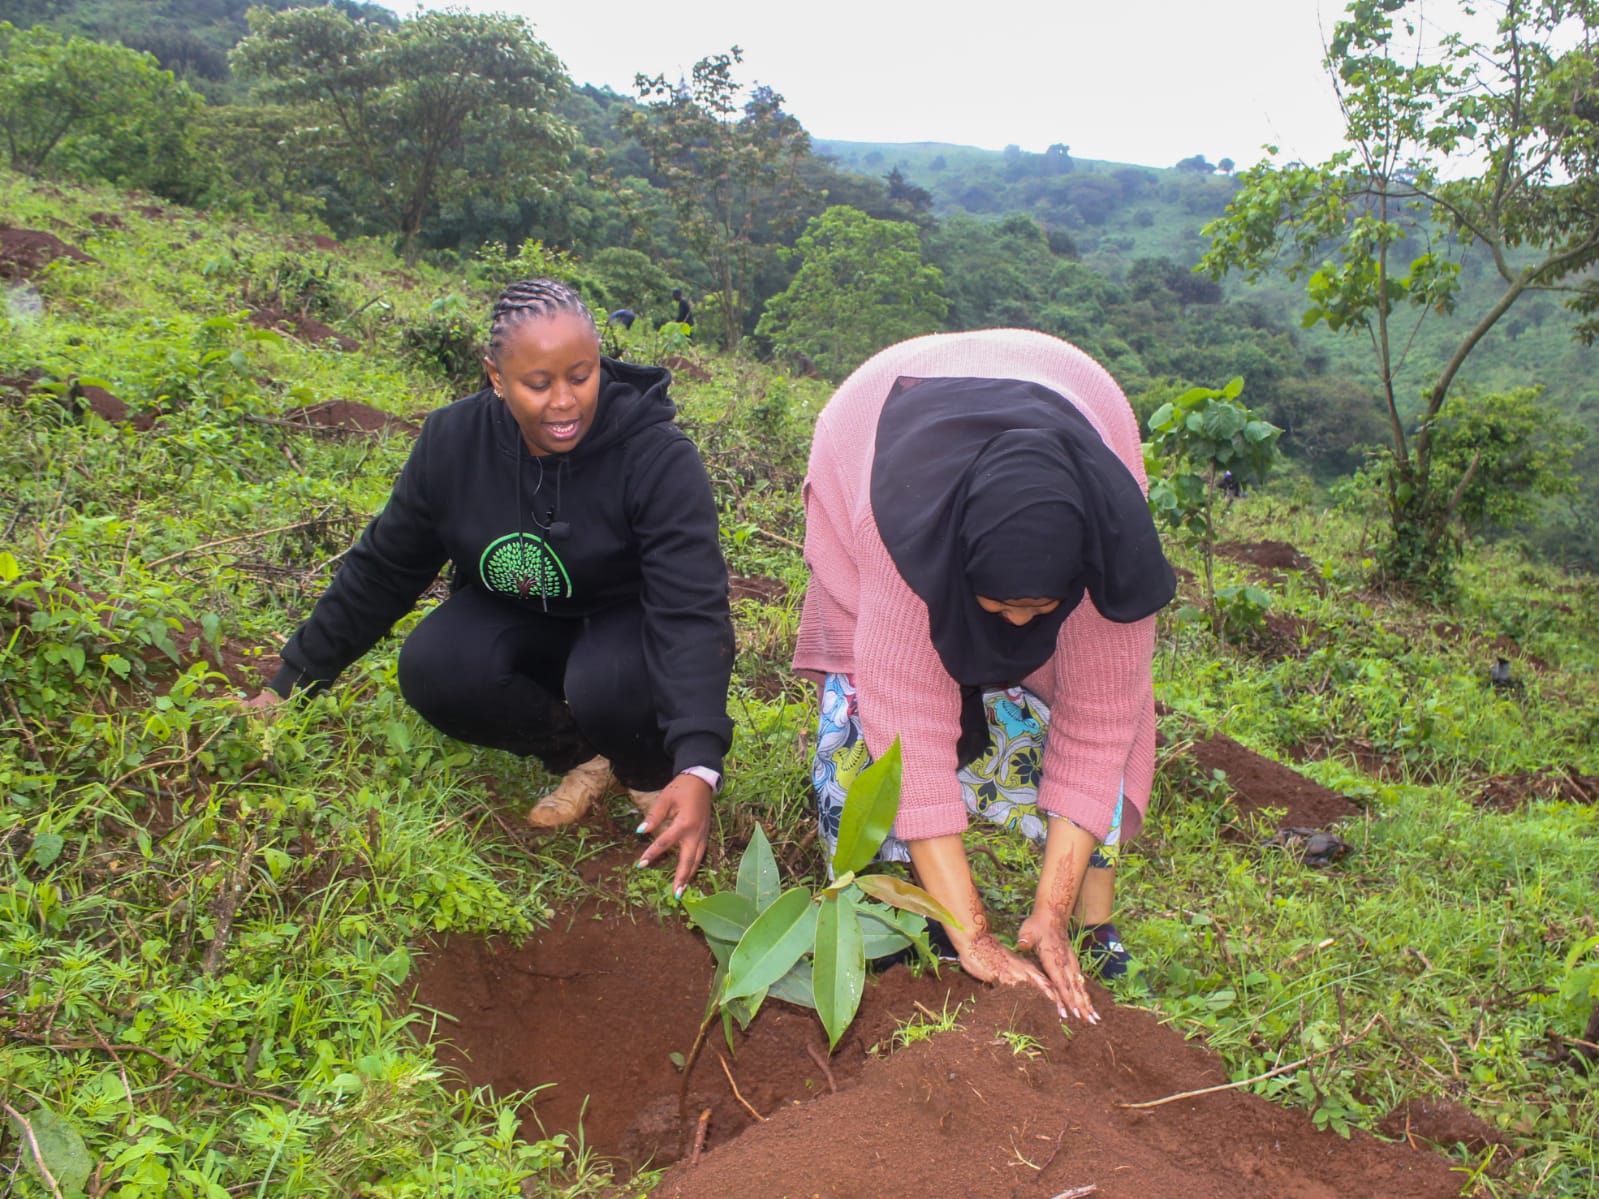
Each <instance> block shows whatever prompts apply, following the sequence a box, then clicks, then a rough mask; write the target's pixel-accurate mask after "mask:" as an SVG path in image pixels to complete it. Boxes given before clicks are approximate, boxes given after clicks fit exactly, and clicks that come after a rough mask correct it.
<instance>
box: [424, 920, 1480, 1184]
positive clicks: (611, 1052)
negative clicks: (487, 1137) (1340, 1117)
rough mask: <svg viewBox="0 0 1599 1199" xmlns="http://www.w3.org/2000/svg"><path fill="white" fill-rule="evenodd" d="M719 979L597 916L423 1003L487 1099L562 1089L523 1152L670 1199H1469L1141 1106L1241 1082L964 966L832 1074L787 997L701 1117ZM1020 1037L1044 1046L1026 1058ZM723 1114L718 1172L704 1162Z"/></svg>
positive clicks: (1265, 1133)
mask: <svg viewBox="0 0 1599 1199" xmlns="http://www.w3.org/2000/svg"><path fill="white" fill-rule="evenodd" d="M712 965H713V963H712V960H711V957H710V954H709V953H708V952H707V951H706V950H705V948H704V946H703V944H702V943H701V942H700V941H699V940H698V939H697V938H696V937H695V936H693V935H692V934H691V933H690V932H689V931H688V930H687V929H686V928H684V927H683V926H681V925H678V924H675V923H664V924H663V923H658V922H657V921H656V920H655V919H654V918H652V917H650V916H648V915H639V914H636V913H635V914H627V913H623V912H620V911H618V910H616V909H615V908H614V907H610V906H604V905H597V904H593V903H591V904H588V905H585V906H584V907H582V908H580V909H579V910H577V911H576V912H573V913H569V914H565V915H563V916H561V917H560V918H558V919H557V921H556V922H555V923H554V925H552V927H551V928H549V929H547V930H545V931H544V932H543V933H541V934H540V935H539V936H537V937H535V938H533V939H532V940H530V941H529V942H528V943H527V944H525V945H523V946H521V947H520V948H518V947H514V946H512V945H510V944H508V943H506V942H504V941H503V940H483V939H476V938H467V937H455V938H451V939H449V940H447V941H445V942H443V943H441V944H439V945H436V946H433V947H432V948H431V949H430V950H429V951H428V952H427V956H426V957H425V958H424V960H423V962H422V966H421V970H420V973H419V975H418V977H417V988H416V1001H417V1003H418V1004H420V1005H425V1007H426V1008H431V1009H434V1010H436V1011H441V1012H445V1013H448V1016H447V1017H446V1018H440V1019H438V1020H437V1022H436V1026H435V1029H434V1036H435V1037H436V1038H438V1039H439V1040H440V1041H441V1042H443V1043H441V1045H440V1049H439V1052H440V1056H441V1058H442V1059H443V1060H444V1061H445V1063H446V1064H447V1065H448V1066H450V1067H453V1068H455V1069H458V1070H460V1071H461V1072H462V1074H464V1075H465V1077H466V1078H467V1079H469V1080H470V1081H471V1082H472V1083H474V1084H477V1085H488V1086H490V1087H492V1088H494V1089H495V1090H496V1091H499V1092H502V1093H503V1092H509V1091H512V1090H518V1089H525V1088H533V1087H539V1086H544V1085H545V1084H553V1085H548V1086H545V1089H543V1090H541V1091H539V1092H538V1093H537V1095H536V1096H535V1097H534V1099H533V1101H532V1104H533V1114H532V1115H530V1116H529V1118H528V1120H527V1122H526V1123H525V1124H524V1135H529V1136H536V1135H539V1134H540V1130H541V1129H542V1131H543V1132H544V1133H555V1132H558V1131H566V1132H575V1131H576V1130H577V1128H578V1125H579V1121H581V1126H582V1132H583V1136H584V1140H585V1142H586V1144H587V1145H588V1146H590V1147H591V1148H592V1149H593V1150H595V1151H596V1152H598V1153H600V1154H602V1155H604V1156H608V1157H614V1158H619V1159H622V1160H624V1161H626V1162H627V1163H629V1164H631V1165H634V1166H637V1165H640V1164H642V1163H644V1162H645V1161H646V1160H648V1161H651V1162H652V1163H653V1164H655V1165H661V1164H664V1163H668V1162H673V1161H676V1162H678V1165H676V1166H675V1167H674V1168H673V1169H672V1170H671V1171H669V1172H668V1174H667V1175H666V1178H665V1180H664V1181H663V1182H662V1184H661V1186H660V1187H659V1188H658V1189H657V1190H656V1192H655V1194H656V1195H657V1196H662V1197H669V1199H697V1197H701V1196H704V1197H711V1196H714V1197H716V1199H725V1197H727V1196H734V1195H736V1196H739V1197H740V1199H762V1197H765V1196H771V1197H773V1199H776V1197H777V1196H807V1197H808V1196H832V1197H840V1199H842V1197H845V1196H848V1197H851V1199H858V1197H860V1196H866V1195H871V1196H878V1197H882V1199H897V1197H900V1196H904V1197H905V1199H911V1197H915V1199H924V1197H927V1196H940V1197H944V1196H982V1197H984V1199H990V1197H995V1196H1016V1197H1020V1199H1049V1197H1051V1196H1056V1195H1059V1194H1060V1193H1061V1192H1063V1191H1067V1190H1069V1189H1071V1188H1073V1187H1081V1186H1087V1185H1093V1186H1097V1187H1098V1191H1097V1192H1096V1194H1097V1195H1099V1196H1102V1197H1104V1199H1118V1197H1132V1196H1138V1197H1140V1199H1143V1197H1146V1196H1151V1195H1182V1196H1184V1197H1185V1199H1212V1197H1214V1199H1221V1197H1223V1196H1225V1197H1226V1199H1236V1197H1238V1196H1261V1197H1266V1196H1270V1197H1272V1199H1310V1197H1316V1199H1321V1197H1326V1199H1332V1197H1334V1196H1340V1197H1341V1196H1347V1195H1392V1196H1407V1197H1411V1199H1434V1197H1436V1199H1446V1197H1452V1196H1455V1195H1456V1194H1457V1193H1458V1190H1459V1176H1458V1175H1456V1174H1454V1173H1452V1172H1451V1171H1450V1169H1449V1164H1448V1162H1446V1161H1445V1160H1444V1159H1443V1158H1441V1157H1439V1156H1437V1155H1436V1154H1434V1153H1431V1152H1424V1151H1418V1150H1417V1149H1414V1148H1412V1147H1411V1146H1410V1145H1407V1144H1404V1143H1397V1144H1390V1143H1386V1142H1383V1141H1380V1140H1379V1139H1377V1138H1375V1137H1372V1136H1369V1135H1365V1134H1359V1133H1357V1134H1356V1135H1355V1136H1354V1137H1353V1138H1351V1139H1350V1140H1348V1141H1345V1140H1343V1139H1341V1138H1339V1137H1338V1136H1337V1135H1336V1134H1333V1133H1323V1132H1319V1131H1317V1130H1316V1128H1315V1127H1314V1125H1313V1124H1312V1123H1311V1122H1310V1120H1309V1118H1308V1117H1307V1116H1305V1115H1304V1114H1303V1113H1300V1112H1293V1111H1289V1110H1286V1109H1283V1108H1279V1107H1276V1106H1274V1105H1272V1104H1270V1103H1268V1102H1267V1101H1265V1100H1263V1099H1259V1098H1257V1097H1255V1096H1252V1095H1248V1094H1245V1093H1243V1092H1241V1091H1239V1090H1225V1091H1220V1092H1217V1093H1214V1094H1209V1095H1205V1096H1200V1097H1191V1098H1183V1099H1179V1100H1176V1101H1174V1102H1170V1103H1166V1104H1163V1105H1161V1106H1158V1107H1153V1108H1148V1109H1142V1110H1140V1109H1131V1108H1126V1107H1121V1106H1119V1105H1120V1104H1124V1103H1140V1102H1147V1101H1150V1100H1154V1099H1162V1098H1165V1097H1168V1096H1171V1095H1176V1094H1179V1093H1182V1092H1187V1091H1191V1090H1198V1089H1201V1088H1205V1087H1212V1086H1217V1085H1221V1084H1225V1083H1226V1082H1227V1078H1226V1075H1225V1073H1224V1071H1223V1070H1222V1068H1221V1066H1220V1064H1219V1062H1218V1059H1216V1058H1215V1057H1214V1055H1212V1054H1211V1053H1209V1052H1208V1051H1207V1050H1205V1049H1203V1048H1202V1047H1200V1046H1198V1045H1196V1044H1192V1043H1190V1042H1187V1041H1185V1040H1184V1039H1183V1037H1182V1036H1181V1035H1180V1034H1179V1033H1177V1032H1176V1031H1174V1030H1173V1029H1171V1028H1168V1027H1166V1026H1164V1025H1162V1024H1161V1023H1160V1022H1159V1021H1158V1020H1157V1019H1156V1018H1155V1017H1154V1016H1153V1015H1152V1014H1150V1013H1148V1012H1144V1011H1141V1010H1139V1009H1136V1008H1132V1007H1119V1006H1117V1005H1116V1004H1115V1003H1114V1002H1113V1001H1112V999H1111V998H1110V996H1109V995H1108V993H1106V992H1105V991H1104V990H1102V989H1100V988H1098V987H1094V988H1093V997H1094V1001H1095V1003H1096V1005H1097V1006H1098V1008H1099V1012H1100V1016H1101V1019H1102V1022H1101V1023H1100V1024H1099V1025H1097V1026H1094V1027H1089V1028H1075V1027H1074V1028H1073V1030H1072V1031H1071V1033H1070V1035H1069V1036H1068V1035H1066V1034H1064V1033H1063V1032H1062V1030H1061V1027H1060V1022H1059V1021H1058V1020H1057V1019H1056V1018H1055V1016H1054V1013H1053V1011H1052V1009H1051V1008H1050V1007H1049V1005H1048V1004H1047V1002H1046V1001H1044V1000H1043V999H1042V998H1041V997H1039V996H1036V995H1033V994H1029V993H1024V992H1022V991H1019V990H1014V989H993V988H988V987H984V986H982V985H981V984H978V983H975V982H973V981H972V980H971V979H969V978H967V977H966V976H964V975H962V974H961V973H960V972H959V971H958V970H955V969H953V968H946V969H945V970H944V972H943V974H942V976H940V977H934V976H932V975H930V974H929V975H925V976H921V977H917V976H913V974H912V973H911V972H910V971H909V970H908V969H906V968H905V967H903V966H899V967H894V968H893V969H891V970H889V971H887V972H886V973H884V974H883V975H881V976H879V977H876V978H874V979H872V980H871V981H870V982H869V983H868V986H867V991H866V996H865V999H864V1001H863V1003H862V1007H861V1014H860V1016H859V1017H858V1019H857V1021H856V1023H855V1025H854V1026H853V1027H852V1029H851V1030H850V1032H849V1033H848V1034H847V1035H846V1037H845V1039H844V1041H843V1042H842V1043H841V1044H840V1047H839V1049H838V1051H837V1052H836V1053H835V1054H833V1055H832V1056H831V1057H828V1056H826V1051H825V1040H824V1038H823V1034H822V1032H821V1026H820V1023H819V1022H818V1021H817V1020H816V1018H815V1016H814V1015H813V1014H812V1013H810V1012H807V1011H803V1010H801V1009H797V1008H792V1007H790V1006H788V1005H785V1004H781V1003H776V1002H773V1003H768V1004H767V1005H766V1006H765V1007H763V1009H762V1011H761V1013H760V1015H759V1016H758V1017H757V1018H756V1020H755V1021H754V1023H753V1024H752V1025H751V1027H750V1029H749V1031H748V1033H735V1036H734V1047H733V1052H731V1053H730V1052H729V1051H728V1047H727V1045H726V1044H725V1043H724V1042H723V1040H722V1039H721V1037H720V1035H719V1034H713V1035H712V1036H711V1037H710V1038H709V1039H708V1040H707V1042H706V1046H705V1048H704V1050H703V1051H702V1052H701V1054H700V1057H699V1060H698V1061H697V1062H696V1064H695V1069H694V1073H693V1076H692V1078H691V1079H690V1082H689V1088H688V1100H687V1105H686V1111H687V1113H688V1114H687V1118H686V1119H685V1118H684V1116H683V1115H682V1113H681V1110H680V1105H679V1086H680V1083H681V1075H680V1074H679V1072H678V1069H677V1067H676V1066H675V1065H674V1063H673V1061H672V1057H671V1055H672V1054H674V1053H676V1054H682V1053H686V1052H687V1050H688V1049H689V1047H690V1045H691V1044H692V1042H693V1039H694V1033H695V1030H696V1028H697V1026H698V1023H699V1020H700V1018H701V1015H702V1014H703V1012H704V1008H705V1000H706V996H707V994H708V988H709V986H710V979H711V971H712ZM966 1001H969V1002H968V1005H967V1006H966V1007H965V1008H963V1009H962V1012H961V1015H960V1017H959V1021H958V1023H959V1028H958V1029H957V1030H956V1031H953V1032H949V1033H944V1034H940V1035H938V1036H936V1037H933V1038H931V1039H928V1040H924V1041H921V1042H920V1043H917V1044H914V1045H911V1046H910V1047H909V1048H904V1049H899V1050H896V1051H891V1049H892V1045H891V1044H890V1043H889V1042H890V1039H891V1037H892V1034H893V1032H894V1030H895V1028H896V1027H897V1026H898V1025H899V1024H900V1023H901V1022H903V1021H906V1020H908V1019H911V1018H913V1017H915V1016H916V1014H917V1012H918V1005H919V1007H920V1008H925V1009H927V1010H929V1011H932V1012H941V1011H943V1010H944V1009H945V1007H946V1005H948V1006H949V1007H950V1009H952V1010H953V1009H954V1008H955V1007H956V1006H957V1005H960V1004H962V1003H963V1002H966ZM421 1014H422V1015H423V1017H424V1018H428V1012H427V1011H426V1010H423V1011H422V1013H421ZM1001 1033H1010V1034H1020V1035H1021V1036H1022V1037H1026V1038H1032V1041H1024V1042H1022V1043H1021V1044H1022V1050H1023V1051H1022V1052H1020V1053H1018V1052H1015V1051H1014V1050H1013V1048H1012V1046H1011V1044H1009V1043H1008V1042H1007V1041H1005V1040H1004V1039H1003V1038H1002V1037H1001V1036H1000V1034H1001ZM1033 1042H1036V1044H1034V1043H1033ZM874 1047H875V1048H876V1051H875V1052H868V1051H869V1050H870V1049H873V1048H874ZM824 1062H825V1063H826V1064H825V1065H824V1064H823V1063H824ZM735 1087H736V1088H737V1092H738V1094H737V1096H735V1094H734V1088H735ZM739 1097H742V1102H741V1101H740V1098H739ZM746 1104H747V1105H748V1107H746V1106H745V1105H746ZM750 1109H753V1111H754V1112H756V1113H759V1114H760V1116H761V1117H762V1118H763V1120H762V1122H757V1119H756V1117H755V1116H754V1115H752V1114H751V1110H750ZM706 1110H709V1112H710V1116H709V1117H708V1119H707V1121H706V1124H707V1135H706V1138H705V1143H704V1147H703V1154H702V1156H700V1158H699V1160H698V1161H697V1162H696V1163H694V1164H690V1160H691V1159H692V1156H693V1143H692V1142H693V1131H694V1128H695V1127H696V1124H697V1117H698V1116H699V1114H700V1113H701V1112H703V1111H706Z"/></svg>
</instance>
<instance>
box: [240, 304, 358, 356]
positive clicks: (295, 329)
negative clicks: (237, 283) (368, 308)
mask: <svg viewBox="0 0 1599 1199" xmlns="http://www.w3.org/2000/svg"><path fill="white" fill-rule="evenodd" d="M250 323H251V324H252V325H254V326H255V327H256V328H257V329H275V330H277V331H278V332H280V333H288V334H290V335H291V336H293V337H295V338H298V339H299V340H300V341H308V342H310V343H311V344H313V345H322V344H323V343H325V342H332V343H333V344H334V345H335V346H337V347H338V348H339V349H340V350H343V351H344V352H345V353H346V354H350V353H354V352H355V351H356V350H359V349H360V348H361V343H360V342H358V341H356V340H355V339H354V338H351V337H346V336H344V334H342V333H340V332H339V331H338V330H337V329H335V328H334V327H333V326H332V325H329V324H327V323H326V322H324V321H319V320H317V319H316V317H314V316H309V315H307V314H306V313H303V312H283V311H280V310H279V309H276V308H257V309H256V310H255V311H254V312H252V313H251V314H250Z"/></svg>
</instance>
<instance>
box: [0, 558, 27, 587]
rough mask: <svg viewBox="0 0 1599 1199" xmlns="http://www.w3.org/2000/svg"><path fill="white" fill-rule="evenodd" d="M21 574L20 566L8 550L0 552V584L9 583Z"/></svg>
mask: <svg viewBox="0 0 1599 1199" xmlns="http://www.w3.org/2000/svg"><path fill="white" fill-rule="evenodd" d="M21 573H22V564H21V563H19V562H18V561H17V556H16V555H15V554H13V553H11V552H10V551H9V550H0V583H9V582H11V581H12V580H14V579H15V578H17V576H18V575H20V574H21Z"/></svg>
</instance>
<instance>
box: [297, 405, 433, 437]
mask: <svg viewBox="0 0 1599 1199" xmlns="http://www.w3.org/2000/svg"><path fill="white" fill-rule="evenodd" d="M283 419H284V420H285V421H287V422H289V423H290V424H296V425H304V426H305V427H306V428H307V429H318V430H322V431H325V432H342V433H391V432H401V433H415V432H416V431H417V425H416V422H414V421H408V420H405V419H404V418H402V417H398V416H393V415H391V414H390V413H387V412H383V411H381V410H379V409H377V408H373V407H372V406H371V405H369V404H361V403H357V402H356V401H355V400H323V401H321V402H320V403H316V404H307V405H305V406H304V407H303V408H291V409H289V411H287V412H285V413H284V414H283Z"/></svg>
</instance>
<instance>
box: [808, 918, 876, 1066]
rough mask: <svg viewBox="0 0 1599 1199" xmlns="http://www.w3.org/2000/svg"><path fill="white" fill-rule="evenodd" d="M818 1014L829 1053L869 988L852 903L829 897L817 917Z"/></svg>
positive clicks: (814, 986) (815, 971) (815, 975)
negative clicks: (863, 991)
mask: <svg viewBox="0 0 1599 1199" xmlns="http://www.w3.org/2000/svg"><path fill="white" fill-rule="evenodd" d="M812 970H813V979H814V982H813V984H812V990H813V991H814V993H815V995H816V1014H817V1015H818V1016H820V1017H821V1018H822V1027H823V1028H825V1029H827V1047H828V1049H829V1050H831V1049H833V1048H834V1047H835V1046H837V1045H838V1041H839V1038H840V1037H842V1036H843V1035H844V1030H845V1029H847V1028H848V1027H849V1026H850V1021H852V1020H853V1019H855V1012H856V1009H858V1008H859V1007H860V1006H861V992H862V990H864V989H865V987H866V951H865V948H864V946H863V944H862V937H861V922H860V919H859V917H857V916H856V914H855V903H854V901H853V900H852V899H849V898H847V897H844V896H839V895H829V896H828V897H827V898H825V899H823V900H822V904H821V908H820V910H819V911H818V912H817V913H816V954H815V958H814V962H813V966H812Z"/></svg>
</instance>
